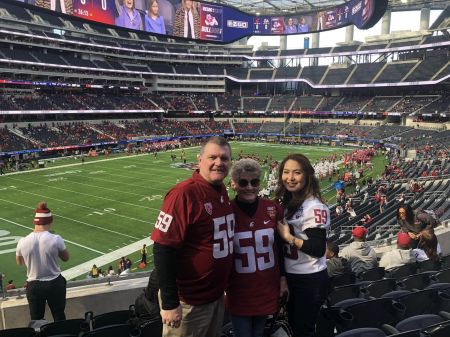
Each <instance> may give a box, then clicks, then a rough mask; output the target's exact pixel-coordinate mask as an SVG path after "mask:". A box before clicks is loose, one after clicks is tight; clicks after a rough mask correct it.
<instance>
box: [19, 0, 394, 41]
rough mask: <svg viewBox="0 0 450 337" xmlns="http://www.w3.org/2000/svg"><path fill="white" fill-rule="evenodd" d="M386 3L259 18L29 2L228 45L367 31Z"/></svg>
mask: <svg viewBox="0 0 450 337" xmlns="http://www.w3.org/2000/svg"><path fill="white" fill-rule="evenodd" d="M17 1H20V2H21V3H23V2H24V0H17ZM386 1H387V0H386ZM386 1H375V0H351V1H349V2H346V3H344V4H342V5H339V6H337V7H335V8H331V9H327V10H324V11H318V12H307V13H292V14H289V15H283V16H280V15H277V16H267V15H264V16H255V15H250V14H247V13H244V12H241V11H239V10H237V9H236V8H233V7H229V6H224V5H216V4H210V3H206V2H199V1H192V0H25V2H27V3H29V4H33V5H35V6H38V7H42V8H45V9H49V10H53V11H57V12H61V13H65V14H69V15H73V16H76V17H79V18H83V19H86V20H91V21H96V22H100V23H104V24H109V25H116V26H119V27H123V28H128V29H134V30H140V31H145V32H149V33H153V34H160V35H168V36H174V37H181V38H187V39H194V40H202V41H217V42H223V43H229V42H233V41H235V40H238V39H241V38H243V37H247V36H251V35H288V34H306V33H312V32H319V31H324V30H329V29H336V28H340V27H344V26H347V25H351V24H353V25H355V26H356V27H358V28H364V27H365V25H367V24H368V23H369V21H371V20H370V19H371V18H372V15H373V13H374V10H375V6H379V7H381V3H384V2H386ZM378 9H379V8H378ZM377 12H379V10H378V11H377ZM372 21H373V20H372ZM371 24H373V23H372V22H371Z"/></svg>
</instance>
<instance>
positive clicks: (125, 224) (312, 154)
mask: <svg viewBox="0 0 450 337" xmlns="http://www.w3.org/2000/svg"><path fill="white" fill-rule="evenodd" d="M232 148H233V156H234V157H235V158H236V157H237V155H238V153H239V152H240V151H241V150H242V151H243V153H244V154H259V155H260V157H261V158H265V157H266V155H267V154H271V155H272V157H273V159H276V160H280V159H282V158H283V157H284V156H285V155H286V154H288V153H294V152H301V153H303V154H305V155H306V156H308V157H309V158H310V160H311V161H313V162H314V161H315V160H317V159H318V158H321V157H324V156H328V155H331V154H332V153H337V154H340V153H343V152H346V151H349V150H350V149H345V148H342V147H339V148H335V147H313V146H291V145H278V144H269V143H250V142H239V143H233V144H232ZM198 152H199V148H198V147H194V148H188V149H185V153H186V155H187V162H188V164H195V163H196V162H197V159H196V156H197V153H198ZM179 153H180V150H174V151H173V152H162V153H158V155H157V157H156V158H155V157H154V156H153V154H142V155H131V156H125V155H115V156H111V157H110V158H108V159H105V158H104V157H99V158H92V159H91V158H88V159H87V160H86V162H85V163H81V160H80V159H79V158H78V159H74V158H65V159H62V160H57V161H56V162H55V163H51V164H50V165H48V167H47V168H44V169H37V170H32V171H26V172H19V173H18V174H9V175H6V176H1V177H0V272H2V273H3V274H5V275H6V276H5V278H4V283H6V282H7V281H8V280H14V283H15V285H16V286H17V287H20V286H22V285H23V283H24V282H25V279H26V270H25V267H23V266H17V265H16V263H15V247H16V244H17V241H18V240H19V239H20V238H21V237H23V236H26V235H27V234H28V233H30V231H32V229H33V227H34V226H33V223H32V222H33V217H34V214H35V209H36V206H37V204H38V202H39V201H41V200H45V201H46V202H47V205H48V207H49V208H50V209H51V211H52V213H53V216H54V223H53V231H54V232H55V233H57V234H60V235H61V236H62V237H63V239H64V240H65V242H66V245H67V248H68V250H69V253H70V260H69V261H68V262H66V263H62V262H61V266H62V268H63V270H65V271H67V272H68V271H70V273H68V274H67V277H68V278H69V279H84V278H86V275H87V273H88V272H89V270H90V267H92V261H97V266H102V267H105V266H106V268H107V266H108V265H112V266H113V268H114V269H115V270H116V269H117V261H118V259H119V258H120V256H129V257H130V258H131V260H132V261H133V263H134V267H136V265H137V262H139V261H138V260H139V259H140V253H139V250H140V248H141V247H142V243H144V242H148V238H149V235H150V232H151V230H152V228H153V224H154V222H155V220H156V217H157V215H158V213H159V208H160V206H161V203H162V199H163V198H164V195H165V193H166V192H167V190H168V189H169V188H171V187H172V186H174V185H175V184H176V183H177V182H178V181H181V180H183V179H185V178H187V177H189V176H191V175H192V169H191V167H190V166H192V165H186V166H188V167H186V166H185V165H182V163H181V161H180V159H179V157H180V156H179ZM171 154H175V155H177V159H176V160H175V162H172V160H171V158H170V155H171ZM327 184H329V183H328V182H327ZM230 197H232V196H230ZM151 251H152V249H151V248H149V255H150V254H151ZM149 260H150V262H151V257H149ZM150 267H151V265H150V266H149V267H148V268H150Z"/></svg>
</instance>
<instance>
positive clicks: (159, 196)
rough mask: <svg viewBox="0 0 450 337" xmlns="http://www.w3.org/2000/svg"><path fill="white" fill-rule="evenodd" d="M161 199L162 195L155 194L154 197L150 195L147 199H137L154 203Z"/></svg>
mask: <svg viewBox="0 0 450 337" xmlns="http://www.w3.org/2000/svg"><path fill="white" fill-rule="evenodd" d="M161 199H162V195H160V194H156V195H150V196H147V197H143V198H142V199H139V201H144V200H147V201H154V200H161Z"/></svg>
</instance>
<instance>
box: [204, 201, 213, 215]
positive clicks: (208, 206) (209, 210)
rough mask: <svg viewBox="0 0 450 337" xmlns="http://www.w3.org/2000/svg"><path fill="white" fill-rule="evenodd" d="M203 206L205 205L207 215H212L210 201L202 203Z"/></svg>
mask: <svg viewBox="0 0 450 337" xmlns="http://www.w3.org/2000/svg"><path fill="white" fill-rule="evenodd" d="M204 206H205V211H206V212H207V213H208V214H209V215H212V212H213V205H212V203H210V202H207V203H205V204H204Z"/></svg>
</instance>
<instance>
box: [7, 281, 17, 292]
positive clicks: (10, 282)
mask: <svg viewBox="0 0 450 337" xmlns="http://www.w3.org/2000/svg"><path fill="white" fill-rule="evenodd" d="M5 289H6V291H8V290H13V289H16V286H15V284H14V283H13V280H9V281H8V284H7V285H6V288H5Z"/></svg>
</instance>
